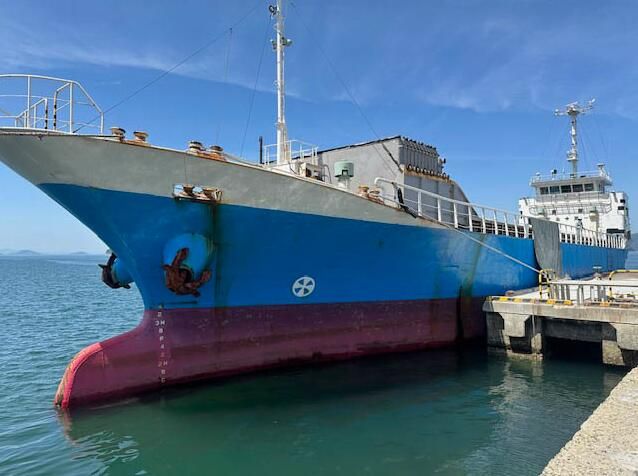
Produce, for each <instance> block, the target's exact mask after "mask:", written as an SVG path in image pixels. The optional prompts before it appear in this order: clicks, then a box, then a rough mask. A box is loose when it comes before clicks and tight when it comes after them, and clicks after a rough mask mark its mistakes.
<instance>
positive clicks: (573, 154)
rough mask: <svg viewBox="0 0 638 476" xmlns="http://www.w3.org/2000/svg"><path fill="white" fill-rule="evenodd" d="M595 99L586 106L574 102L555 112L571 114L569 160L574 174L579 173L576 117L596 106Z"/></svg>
mask: <svg viewBox="0 0 638 476" xmlns="http://www.w3.org/2000/svg"><path fill="white" fill-rule="evenodd" d="M594 101H596V100H595V99H592V100H591V101H589V102H588V103H587V105H586V106H581V105H580V104H578V103H577V102H573V103H571V104H568V105H567V106H565V108H564V109H563V110H559V109H556V110H555V111H554V114H555V115H557V116H569V120H570V122H571V124H572V127H571V131H570V135H571V139H572V146H571V148H570V149H569V150H568V151H567V161H568V162H570V163H571V164H572V176H573V177H576V176H577V175H578V131H577V129H576V118H577V117H578V115H579V114H584V113H586V112H588V111H591V109H592V108H593V107H594Z"/></svg>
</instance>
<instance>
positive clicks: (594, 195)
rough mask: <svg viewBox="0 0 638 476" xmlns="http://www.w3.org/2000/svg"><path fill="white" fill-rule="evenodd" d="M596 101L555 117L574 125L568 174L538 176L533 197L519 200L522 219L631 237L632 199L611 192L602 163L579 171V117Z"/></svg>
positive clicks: (571, 106)
mask: <svg viewBox="0 0 638 476" xmlns="http://www.w3.org/2000/svg"><path fill="white" fill-rule="evenodd" d="M592 106H593V101H590V102H589V103H588V104H587V105H585V106H581V105H579V104H578V103H571V104H568V105H567V106H566V107H565V108H564V109H562V110H556V112H555V113H556V115H560V116H568V117H569V120H570V124H571V128H570V139H571V147H570V149H569V151H568V152H567V161H568V162H569V164H570V170H569V172H562V173H559V172H558V171H557V170H555V169H554V170H552V171H551V173H550V174H549V175H541V174H540V173H537V174H536V175H535V176H534V177H532V179H531V181H530V185H531V187H532V188H533V190H534V196H533V197H526V198H522V199H520V200H519V210H520V213H521V215H522V216H525V217H538V218H544V219H546V220H550V221H554V222H558V223H565V224H568V225H572V226H576V227H577V228H579V229H585V230H593V231H596V232H604V233H609V234H618V235H622V236H624V237H626V238H627V239H628V238H630V236H631V231H630V225H629V198H628V196H627V194H626V193H625V192H617V191H614V190H613V188H612V185H613V182H612V179H611V176H610V175H609V173H608V172H607V170H606V167H605V164H602V163H599V164H598V165H597V170H595V171H584V172H583V171H580V170H579V169H578V162H579V154H578V129H577V119H578V116H579V115H581V114H583V113H586V112H588V111H590V110H591V108H592Z"/></svg>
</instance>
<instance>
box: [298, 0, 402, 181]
mask: <svg viewBox="0 0 638 476" xmlns="http://www.w3.org/2000/svg"><path fill="white" fill-rule="evenodd" d="M290 5H292V7H293V8H294V9H295V10H296V11H297V12H298V13H299V18H300V20H301V23H302V25H303V26H304V28H305V29H306V30H307V31H308V33H309V34H311V35H312V29H311V28H310V26H309V25H308V24H307V23H306V21H305V20H304V19H303V15H302V14H301V11H300V10H299V8H298V7H297V4H296V3H295V2H294V0H290ZM315 46H316V47H317V48H318V49H319V52H320V53H321V54H322V55H323V57H324V59H325V60H326V63H327V64H328V66H329V67H330V69H331V70H332V72H333V73H334V75H335V77H336V78H337V81H339V83H340V84H341V87H343V89H344V91H345V92H346V94H347V95H348V97H349V98H350V100H351V101H352V104H354V105H355V107H356V108H357V110H358V111H359V114H361V117H363V120H364V121H365V122H366V125H367V126H368V128H369V129H370V131H371V132H372V134H373V135H374V136H375V137H376V138H377V140H379V141H381V140H382V139H381V136H380V135H379V134H378V133H377V131H376V129H375V128H374V126H373V125H372V122H371V121H370V119H369V118H368V116H367V115H366V114H365V112H364V111H363V108H362V107H361V105H360V104H359V101H357V99H356V98H355V97H354V94H352V91H350V88H349V87H348V85H347V84H346V82H345V81H344V80H343V78H342V77H341V75H340V74H339V71H338V70H337V68H336V66H335V65H334V63H333V62H332V61H331V60H330V57H329V56H328V54H327V53H326V51H325V50H324V49H323V48H322V46H321V43H320V42H319V41H317V42H315ZM380 145H381V147H382V148H383V150H384V151H385V152H386V153H387V154H388V156H389V157H390V159H391V160H392V163H393V164H394V165H395V166H396V167H397V168H398V169H399V170H401V165H400V164H399V161H398V160H397V159H395V158H394V156H393V155H392V153H391V152H390V150H389V149H388V148H387V147H385V145H384V144H380ZM373 148H374V150H375V151H376V152H377V154H378V155H379V157H380V158H381V160H382V163H384V164H385V165H386V167H387V164H386V162H387V158H386V157H384V156H383V154H381V152H380V151H379V149H378V148H377V147H376V146H375V147H373ZM388 169H389V170H391V171H393V170H392V169H391V168H390V167H388Z"/></svg>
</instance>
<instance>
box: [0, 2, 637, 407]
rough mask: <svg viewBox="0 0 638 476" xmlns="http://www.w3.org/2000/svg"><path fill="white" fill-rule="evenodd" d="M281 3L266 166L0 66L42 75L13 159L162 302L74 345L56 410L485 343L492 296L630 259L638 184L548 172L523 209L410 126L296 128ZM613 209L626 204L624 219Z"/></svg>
mask: <svg viewBox="0 0 638 476" xmlns="http://www.w3.org/2000/svg"><path fill="white" fill-rule="evenodd" d="M270 13H271V15H272V17H273V19H274V24H275V31H276V39H275V41H274V42H273V44H274V48H275V52H276V58H277V81H276V88H277V128H276V136H277V141H276V144H273V145H272V146H270V145H266V146H264V147H263V148H261V149H260V151H261V153H260V160H259V163H257V162H247V161H245V160H243V159H242V158H239V157H235V156H233V155H232V154H229V153H227V152H226V151H224V149H223V148H222V147H220V146H218V145H215V146H211V147H205V146H204V145H203V144H202V143H201V142H198V141H191V142H190V143H189V144H188V148H187V149H186V150H175V149H170V148H164V147H160V146H157V145H154V144H152V143H151V142H150V140H149V136H148V134H147V133H146V132H142V131H136V132H134V133H133V137H131V136H127V134H126V132H125V131H124V130H122V129H120V128H117V127H114V128H112V129H111V130H110V133H105V132H104V115H103V113H102V110H101V109H100V108H99V106H98V105H97V103H96V102H95V101H94V100H93V98H92V97H91V96H90V94H89V93H88V92H87V91H86V90H85V89H84V88H83V87H82V85H81V84H80V83H78V82H76V81H73V80H65V79H59V78H51V77H44V76H35V75H15V74H12V75H2V76H0V87H2V84H6V83H9V82H19V83H23V84H24V85H25V89H26V94H17V95H16V97H17V100H18V103H19V104H21V106H20V107H19V108H18V109H17V110H16V112H15V113H8V112H7V113H6V114H5V113H4V112H2V114H3V119H4V120H5V123H4V124H3V126H2V128H0V160H1V161H2V162H4V163H5V164H6V165H8V166H9V167H10V168H12V169H13V170H14V171H15V172H17V173H18V174H19V175H21V176H23V177H25V178H26V179H27V180H29V181H30V182H31V183H33V184H34V185H35V186H37V187H39V188H40V189H41V190H43V191H44V192H45V193H46V194H47V195H48V196H50V197H51V198H52V199H53V200H55V201H56V202H58V203H59V204H60V205H61V206H63V207H64V208H65V209H67V210H68V211H69V212H70V213H71V214H73V215H74V216H75V217H77V219H78V220H80V221H81V222H82V223H84V224H85V225H86V226H87V227H89V228H90V229H91V230H93V231H94V232H95V233H96V235H97V236H98V237H99V238H100V239H101V240H103V241H104V243H106V244H107V245H108V247H109V248H110V250H111V251H112V253H111V255H110V257H109V258H108V260H107V262H106V263H104V264H103V265H102V270H101V273H102V279H103V281H104V283H105V284H106V285H108V287H110V288H114V289H116V291H111V290H109V289H107V288H105V292H134V291H127V290H126V289H127V288H130V287H131V285H132V284H133V283H134V285H135V287H136V288H137V290H139V292H140V294H141V296H142V298H143V302H144V307H145V311H144V314H143V316H142V318H141V321H140V323H139V324H138V325H137V327H135V328H134V329H132V330H130V331H129V332H126V333H124V334H122V335H118V336H115V337H112V338H109V339H106V340H103V341H101V342H97V343H94V344H92V345H89V346H88V347H86V348H85V349H83V350H80V352H79V353H78V354H77V355H76V356H75V357H73V358H72V359H71V362H70V364H69V365H68V367H67V369H66V371H65V373H64V375H63V377H62V380H61V382H60V385H59V388H58V391H57V393H56V395H55V404H56V405H58V406H60V407H62V408H70V407H76V406H80V405H86V404H91V403H98V402H102V401H104V400H107V399H116V398H122V397H129V396H131V395H135V394H139V393H141V392H148V391H155V390H158V389H161V388H164V387H167V386H170V385H176V384H183V383H187V382H193V381H200V380H204V379H211V378H217V377H222V376H228V375H232V374H238V373H243V372H249V371H253V370H257V369H265V368H272V367H277V366H283V365H289V364H299V363H310V362H323V361H330V360H337V359H347V358H353V357H359V356H366V355H372V354H380V353H388V352H400V351H408V350H417V349H427V348H434V347H440V346H446V345H451V344H454V343H458V342H463V341H465V340H469V339H474V338H480V337H482V336H484V333H485V323H484V318H483V314H482V311H481V304H482V301H483V300H484V299H485V297H486V296H489V295H494V294H502V293H504V292H506V291H507V290H509V289H517V288H526V287H531V286H534V285H535V284H536V283H537V282H538V274H539V272H540V271H541V270H542V269H554V270H555V271H556V272H560V273H561V274H569V275H570V276H572V277H574V278H576V277H581V276H584V275H588V274H591V273H592V272H593V270H594V269H598V270H601V271H606V270H611V269H616V268H621V267H622V266H623V264H624V262H625V259H626V256H627V248H628V240H629V236H630V235H629V232H630V231H629V221H628V218H627V212H626V209H627V203H626V200H627V197H626V196H625V195H622V200H625V202H623V203H624V206H625V209H623V210H621V209H620V208H619V206H618V205H619V204H620V203H621V202H620V200H621V198H620V197H621V195H613V193H614V192H610V191H609V190H608V188H609V187H610V185H611V183H610V179H609V177H608V175H606V172H605V175H602V172H599V174H598V175H595V176H589V175H587V174H580V173H579V172H578V170H577V168H576V167H574V169H573V172H572V173H571V174H569V175H568V176H566V177H560V178H559V177H558V175H555V176H553V177H550V178H549V179H547V180H538V181H537V180H535V179H533V181H532V185H533V186H534V188H535V190H536V191H537V193H538V195H537V196H536V197H535V198H534V199H527V201H525V200H523V201H521V209H520V210H519V211H518V212H515V213H511V212H508V211H505V210H500V209H497V208H494V207H489V206H484V205H480V204H476V203H472V202H470V200H469V199H468V197H467V196H466V194H465V193H464V191H463V190H462V188H461V187H460V185H459V184H458V183H457V182H455V181H454V180H453V178H452V177H450V176H449V175H448V174H447V173H446V172H445V160H444V159H443V158H442V157H441V156H440V155H439V153H438V151H437V149H436V148H435V147H433V146H430V145H427V144H425V143H422V142H419V141H415V140H412V139H409V138H407V137H404V136H400V135H399V136H395V137H388V138H375V139H374V140H372V141H369V142H364V143H359V144H353V145H348V146H344V147H339V148H332V149H324V150H320V149H319V148H318V147H316V146H314V145H308V144H305V143H302V142H298V141H294V140H289V139H288V135H287V126H286V120H285V90H284V76H283V72H284V68H283V63H284V49H285V48H286V47H288V46H289V45H290V41H289V40H287V39H286V37H285V35H284V29H283V27H284V18H283V12H282V2H281V0H279V1H278V2H277V4H276V5H273V6H271V7H270ZM45 90H46V91H45ZM574 107H576V106H574ZM576 109H578V108H576ZM576 109H574V110H576ZM87 110H88V111H89V116H88V117H89V118H88V119H82V116H81V114H83V112H82V111H85V112H84V113H85V114H86V111H87ZM4 111H5V112H6V109H4ZM93 113H94V114H95V116H94V119H95V120H92V119H93V117H90V115H91V114H93ZM576 116H577V115H573V114H572V115H571V116H570V117H571V118H572V119H573V121H574V136H573V138H574V150H572V151H571V152H570V153H571V154H572V156H574V157H575V159H576V160H571V162H572V164H576V163H577V144H576V142H575V140H576V135H575V121H576ZM7 121H8V122H9V123H8V124H7ZM91 127H95V129H91ZM574 154H575V155H574ZM588 184H594V185H593V186H594V187H601V186H603V187H604V188H603V189H600V188H595V190H590V189H589V185H588ZM567 185H569V186H570V190H569V192H567V189H563V188H562V187H566V186H567ZM581 185H582V190H581V188H579V187H580V186H581ZM556 186H557V187H558V191H556V189H555V188H553V187H556ZM563 190H565V192H564V193H563ZM612 196H613V197H614V198H613V199H612V198H610V197H612ZM550 197H551V198H550ZM585 200H589V201H588V202H587V205H582V206H576V205H575V206H576V209H575V210H572V209H571V208H565V207H562V206H559V205H557V203H558V202H560V203H564V202H570V201H571V202H574V203H576V202H578V203H580V202H583V201H585ZM596 201H598V202H600V203H598V202H596ZM571 202H570V203H571ZM594 202H596V203H594ZM602 202H605V203H607V202H608V203H609V207H612V208H609V207H608V206H607V205H606V204H605V205H604V206H603V205H601V203H602ZM554 204H556V205H555V208H552V206H554ZM561 207H562V208H561ZM592 207H594V208H595V209H596V213H597V219H596V220H593V218H592V217H593V214H592V213H593V211H592V209H591V208H592ZM614 207H615V208H614ZM572 208H573V207H572ZM581 208H582V210H581ZM545 209H547V210H548V211H543V210H545ZM551 210H556V212H555V214H553V213H552V211H551ZM621 212H622V213H621ZM608 214H614V215H615V216H617V215H619V214H620V215H622V216H623V218H622V219H618V220H615V221H614V225H613V226H610V227H607V228H606V226H607V225H605V224H606V223H607V222H608V221H609V220H607V218H605V217H606V216H607V215H608ZM568 216H569V217H570V219H569V220H568V219H567V217H568ZM578 216H580V217H581V218H582V219H581V220H576V218H577V217H578ZM585 218H586V219H585ZM590 218H591V219H590ZM594 221H595V223H596V226H590V225H592V223H594Z"/></svg>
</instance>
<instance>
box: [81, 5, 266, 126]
mask: <svg viewBox="0 0 638 476" xmlns="http://www.w3.org/2000/svg"><path fill="white" fill-rule="evenodd" d="M260 5H261V1H258V2H256V3H255V4H254V5H253V7H252V8H251V9H250V10H248V11H246V13H244V14H243V15H242V16H241V17H239V18H238V19H237V20H236V21H235V22H234V23H232V24H231V25H230V27H228V28H225V29H224V30H223V31H222V32H220V33H219V34H218V35H216V36H214V37H213V38H211V39H210V40H209V41H207V42H206V43H204V44H203V45H202V46H200V47H199V48H197V49H196V50H194V51H193V52H191V53H190V54H188V55H187V56H185V57H184V58H182V59H181V60H180V61H178V62H177V63H175V64H174V65H173V66H171V67H170V68H168V69H166V70H163V71H162V72H161V73H160V74H158V75H157V76H156V77H154V78H153V79H151V80H149V81H147V82H146V83H144V84H143V85H142V86H140V87H139V88H137V89H136V90H134V91H133V92H131V93H130V94H128V95H127V96H125V97H123V98H122V99H120V100H119V101H117V102H116V103H115V104H113V105H111V106H109V107H108V108H106V109H105V110H104V111H103V113H102V115H104V116H105V115H106V114H108V113H109V112H111V111H112V110H113V109H115V108H117V107H119V106H121V105H122V104H124V103H125V102H127V101H129V100H130V99H132V98H134V97H135V96H137V95H138V94H140V93H141V92H142V91H144V90H145V89H147V88H149V87H151V86H152V85H153V84H155V83H157V82H158V81H160V80H162V79H164V78H165V77H166V76H168V75H169V74H170V73H172V72H173V71H175V70H176V69H177V68H179V67H180V66H182V65H183V64H184V63H186V62H188V61H190V60H191V59H193V58H194V57H195V56H197V55H198V54H200V53H201V52H202V51H204V50H206V49H208V48H210V47H211V46H212V45H214V44H215V43H217V42H218V41H219V40H221V39H222V38H224V37H225V36H226V34H227V33H228V31H229V30H230V31H232V29H233V28H236V27H237V26H239V25H241V24H242V23H243V22H244V21H245V20H246V19H247V18H248V17H250V16H251V15H252V14H253V13H254V12H255V11H256V10H257V8H258V7H259V6H260ZM96 119H99V116H96V117H95V118H94V119H92V120H91V121H88V122H87V123H86V124H90V123H91V122H93V121H95V120H96ZM86 124H84V125H81V126H80V127H78V128H77V129H75V130H74V131H73V133H76V132H78V131H79V130H80V129H82V128H83V127H84V126H85V125H86Z"/></svg>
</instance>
